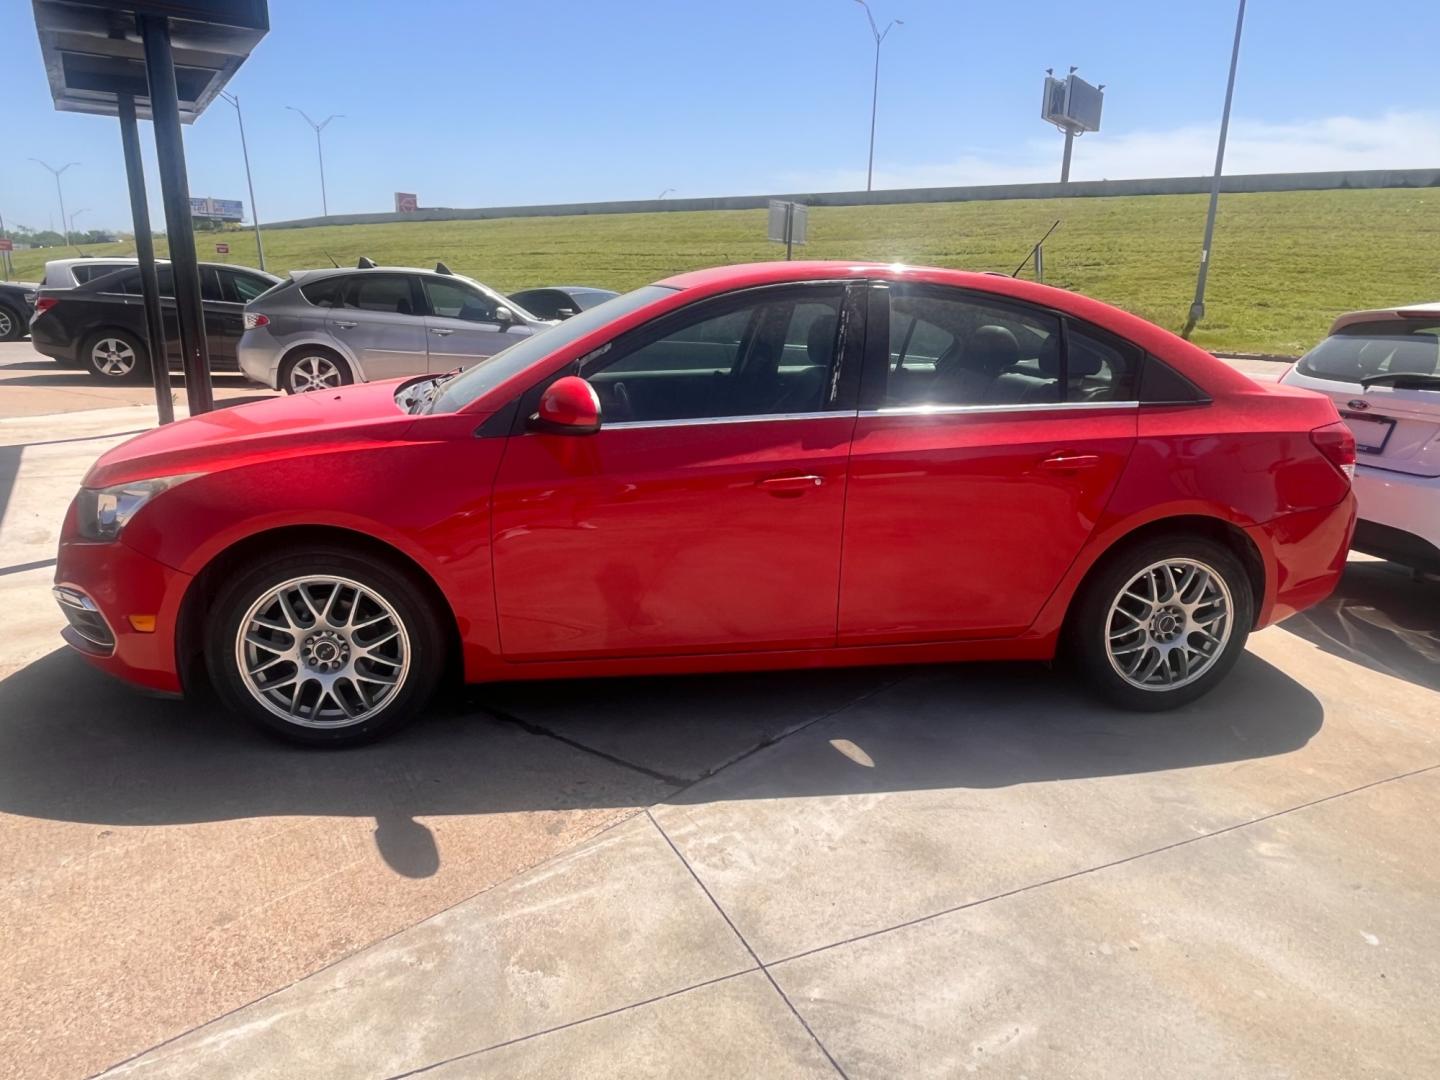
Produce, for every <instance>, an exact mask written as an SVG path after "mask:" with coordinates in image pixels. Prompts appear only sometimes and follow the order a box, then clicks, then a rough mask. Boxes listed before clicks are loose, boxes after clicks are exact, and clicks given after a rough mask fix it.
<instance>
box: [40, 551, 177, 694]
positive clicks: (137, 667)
mask: <svg viewBox="0 0 1440 1080" xmlns="http://www.w3.org/2000/svg"><path fill="white" fill-rule="evenodd" d="M190 580H191V579H190V576H189V575H188V574H183V573H181V572H180V571H179V570H174V569H172V568H170V567H168V566H166V565H164V564H163V563H159V562H156V561H155V560H154V559H151V558H149V557H148V556H145V555H142V554H140V553H139V552H138V551H136V550H135V549H134V548H131V547H129V546H128V545H126V544H125V543H124V542H122V541H117V542H114V543H107V544H102V543H92V542H88V541H83V540H72V539H65V540H62V541H61V543H60V553H59V556H58V559H57V561H56V566H55V588H56V593H55V595H56V599H57V601H59V603H60V606H61V609H62V610H64V611H65V613H66V618H67V620H68V621H69V625H68V626H67V627H66V628H65V630H64V631H63V632H62V636H63V637H64V638H65V640H66V642H67V643H68V644H69V645H70V646H71V647H72V648H74V649H75V651H76V652H78V653H79V654H80V655H81V656H83V657H85V659H86V660H88V661H90V663H92V664H94V665H95V666H96V667H98V668H100V669H101V670H102V671H105V672H108V673H109V674H111V675H114V676H116V677H118V678H121V679H124V680H125V681H126V682H131V683H134V684H136V685H138V686H143V687H145V688H147V689H150V690H159V691H163V692H166V693H178V692H179V691H180V690H181V682H180V674H179V665H178V663H177V660H176V652H175V627H176V625H177V623H178V622H179V617H180V604H181V601H182V600H183V599H184V596H185V590H186V589H187V588H188V587H189V585H190ZM132 616H134V617H135V621H132ZM152 620H153V621H152ZM137 623H138V624H139V625H140V626H153V629H151V630H149V631H145V630H141V629H137V628H136V624H137ZM106 631H108V638H109V641H108V642H107V641H106V637H107V633H106Z"/></svg>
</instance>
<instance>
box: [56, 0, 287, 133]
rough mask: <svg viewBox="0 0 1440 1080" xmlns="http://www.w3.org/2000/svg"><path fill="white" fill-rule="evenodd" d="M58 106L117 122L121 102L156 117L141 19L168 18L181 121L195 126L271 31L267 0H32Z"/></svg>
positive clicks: (142, 116)
mask: <svg viewBox="0 0 1440 1080" xmlns="http://www.w3.org/2000/svg"><path fill="white" fill-rule="evenodd" d="M33 3H34V8H35V30H36V32H37V33H38V35H39V37H40V54H41V58H42V60H43V62H44V64H45V74H46V77H47V78H48V79H49V81H50V95H51V97H53V98H54V100H55V108H57V109H60V110H62V111H65V112H81V113H96V114H99V115H101V116H118V115H119V111H120V105H119V96H120V95H121V94H128V95H130V96H132V97H133V98H134V99H135V103H136V112H137V114H138V115H139V116H140V117H141V118H143V119H151V115H150V98H149V86H148V83H147V81H146V76H145V47H144V44H143V43H142V42H141V39H140V34H139V32H138V31H137V29H136V22H135V17H136V16H137V15H138V16H151V17H161V18H165V19H167V20H168V24H169V30H170V41H171V45H172V48H173V52H174V57H175V90H176V95H177V97H178V98H179V104H180V122H181V123H185V124H190V123H194V121H195V120H196V118H197V117H199V115H200V114H201V113H202V112H204V111H205V109H206V107H207V106H208V105H209V104H210V102H211V101H213V100H214V99H215V98H216V96H218V95H219V93H220V91H221V90H222V89H224V87H225V84H226V83H228V82H229V81H230V78H231V76H232V75H234V74H235V72H236V71H238V70H239V68H240V65H241V64H242V63H244V61H245V58H246V57H247V56H249V55H250V52H251V50H252V49H254V48H255V46H256V45H257V44H258V43H259V42H260V39H261V38H263V37H264V36H265V34H266V33H267V32H268V31H269V29H270V17H269V12H268V10H267V5H266V0H33Z"/></svg>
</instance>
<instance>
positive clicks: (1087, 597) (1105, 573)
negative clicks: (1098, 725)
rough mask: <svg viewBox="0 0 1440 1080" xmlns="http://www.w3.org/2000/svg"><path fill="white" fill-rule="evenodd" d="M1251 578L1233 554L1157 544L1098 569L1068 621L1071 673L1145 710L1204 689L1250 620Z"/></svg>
mask: <svg viewBox="0 0 1440 1080" xmlns="http://www.w3.org/2000/svg"><path fill="white" fill-rule="evenodd" d="M1254 611H1255V602H1254V597H1253V595H1252V590H1251V586H1250V579H1249V577H1248V576H1247V574H1246V573H1245V568H1244V567H1243V566H1241V565H1240V560H1239V559H1237V558H1236V557H1235V555H1234V553H1233V552H1231V551H1230V550H1229V549H1228V548H1226V547H1224V546H1222V545H1221V544H1218V543H1215V542H1213V541H1211V540H1206V539H1201V538H1185V537H1180V536H1173V537H1160V538H1156V539H1153V540H1148V541H1144V542H1142V543H1139V544H1136V545H1134V546H1133V547H1130V548H1127V549H1125V550H1123V551H1121V552H1120V553H1118V554H1117V555H1116V556H1115V557H1113V558H1111V559H1108V560H1107V561H1106V562H1104V563H1103V564H1101V566H1100V568H1099V569H1098V571H1097V572H1096V573H1095V575H1094V576H1093V578H1092V579H1091V580H1090V581H1089V582H1088V583H1087V585H1086V587H1085V590H1084V594H1083V596H1082V598H1081V600H1080V604H1079V606H1078V608H1077V610H1076V611H1075V613H1074V617H1073V618H1072V620H1071V622H1070V627H1069V630H1070V634H1071V645H1072V648H1073V651H1074V654H1075V657H1076V659H1077V660H1078V662H1079V665H1080V671H1081V673H1082V674H1083V676H1084V677H1085V679H1086V680H1087V681H1088V682H1089V683H1090V685H1091V686H1092V687H1093V688H1094V689H1095V690H1096V691H1098V692H1099V693H1100V695H1101V696H1102V697H1104V698H1105V699H1106V700H1108V701H1110V702H1112V703H1113V704H1115V705H1119V706H1120V707H1122V708H1126V709H1133V710H1137V711H1144V712H1154V711H1159V710H1162V709H1171V708H1175V707H1176V706H1178V705H1183V704H1185V703H1186V702H1189V701H1194V700H1195V699H1196V698H1198V697H1200V696H1201V695H1203V694H1206V693H1208V692H1209V691H1210V690H1212V689H1213V688H1214V687H1215V686H1216V684H1218V683H1219V682H1220V681H1221V680H1222V679H1223V678H1224V677H1225V675H1226V674H1227V673H1228V672H1229V670H1230V669H1231V668H1232V667H1233V666H1234V665H1235V661H1236V660H1238V659H1239V656H1240V653H1241V652H1243V651H1244V649H1245V640H1246V638H1247V637H1248V636H1249V633H1250V627H1251V625H1252V623H1253V622H1254Z"/></svg>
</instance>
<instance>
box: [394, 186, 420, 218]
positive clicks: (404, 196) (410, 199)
mask: <svg viewBox="0 0 1440 1080" xmlns="http://www.w3.org/2000/svg"><path fill="white" fill-rule="evenodd" d="M418 209H420V196H418V195H415V194H413V193H411V192H408V191H397V192H395V212H396V213H397V214H413V213H414V212H415V211H416V210H418Z"/></svg>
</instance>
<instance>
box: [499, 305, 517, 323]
mask: <svg viewBox="0 0 1440 1080" xmlns="http://www.w3.org/2000/svg"><path fill="white" fill-rule="evenodd" d="M495 321H496V322H498V323H499V324H500V325H501V326H505V325H507V324H509V323H513V322H514V321H515V313H514V312H513V311H511V310H510V309H509V308H508V307H497V308H496V309H495Z"/></svg>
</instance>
